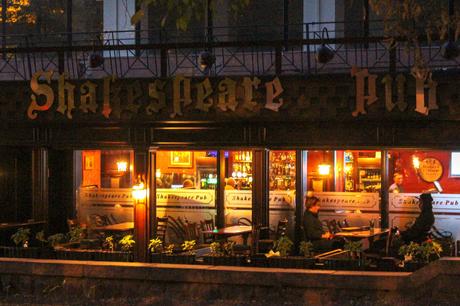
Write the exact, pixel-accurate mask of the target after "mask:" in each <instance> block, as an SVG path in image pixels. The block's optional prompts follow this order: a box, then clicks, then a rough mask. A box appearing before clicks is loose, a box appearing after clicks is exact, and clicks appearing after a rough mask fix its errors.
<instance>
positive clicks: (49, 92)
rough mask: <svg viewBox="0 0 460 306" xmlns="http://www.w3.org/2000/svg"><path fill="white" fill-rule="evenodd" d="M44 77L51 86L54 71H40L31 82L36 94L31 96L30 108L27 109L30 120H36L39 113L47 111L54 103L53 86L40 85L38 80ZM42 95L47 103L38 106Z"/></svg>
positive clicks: (33, 76)
mask: <svg viewBox="0 0 460 306" xmlns="http://www.w3.org/2000/svg"><path fill="white" fill-rule="evenodd" d="M42 75H43V76H44V77H45V80H46V82H47V83H48V84H51V76H52V75H53V71H48V72H43V71H42V70H40V71H37V72H36V73H34V74H33V75H32V79H31V80H30V89H32V92H33V93H34V94H31V95H30V98H31V101H30V105H29V108H28V109H27V116H28V117H29V118H30V119H36V118H37V111H40V112H43V111H47V110H49V109H50V107H51V106H52V105H53V103H54V93H53V89H52V88H51V86H49V85H46V84H43V83H38V79H39V78H40V76H42ZM40 95H44V96H45V103H44V104H43V105H38V102H37V98H38V96H40Z"/></svg>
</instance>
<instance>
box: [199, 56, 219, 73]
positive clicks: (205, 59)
mask: <svg viewBox="0 0 460 306" xmlns="http://www.w3.org/2000/svg"><path fill="white" fill-rule="evenodd" d="M215 62H216V57H215V56H214V55H213V54H212V53H211V52H208V51H204V52H203V53H201V54H200V59H199V64H200V68H201V70H206V69H209V68H211V66H212V65H213V64H214V63H215Z"/></svg>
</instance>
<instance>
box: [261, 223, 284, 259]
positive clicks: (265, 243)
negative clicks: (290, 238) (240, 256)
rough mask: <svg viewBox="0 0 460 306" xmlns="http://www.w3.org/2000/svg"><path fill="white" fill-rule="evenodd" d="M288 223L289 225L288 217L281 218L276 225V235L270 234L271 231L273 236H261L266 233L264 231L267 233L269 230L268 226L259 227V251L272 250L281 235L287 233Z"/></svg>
mask: <svg viewBox="0 0 460 306" xmlns="http://www.w3.org/2000/svg"><path fill="white" fill-rule="evenodd" d="M287 225H288V220H287V219H282V220H279V221H278V226H277V227H276V231H275V234H274V236H273V235H270V232H269V231H268V232H269V236H272V237H268V238H265V237H264V238H260V237H262V235H263V234H264V232H265V233H266V232H267V230H266V229H267V228H266V227H259V233H258V235H259V238H260V239H259V241H258V249H259V251H261V252H262V253H267V252H268V251H270V250H271V249H272V248H273V245H274V243H275V240H278V239H279V238H280V237H281V236H283V235H285V234H286V232H287Z"/></svg>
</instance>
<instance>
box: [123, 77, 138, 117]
mask: <svg viewBox="0 0 460 306" xmlns="http://www.w3.org/2000/svg"><path fill="white" fill-rule="evenodd" d="M127 91H128V105H127V106H126V109H127V110H129V111H130V112H131V113H134V114H137V112H138V111H139V107H141V106H140V104H136V103H134V102H135V101H136V100H137V99H139V97H141V96H142V89H141V85H140V84H139V81H134V82H133V83H132V84H129V85H128V88H127Z"/></svg>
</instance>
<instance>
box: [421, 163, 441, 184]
mask: <svg viewBox="0 0 460 306" xmlns="http://www.w3.org/2000/svg"><path fill="white" fill-rule="evenodd" d="M419 174H420V177H421V178H422V180H424V181H425V182H429V183H432V182H434V181H437V180H439V179H440V178H441V176H442V164H441V162H440V161H439V160H438V159H436V158H433V157H429V158H425V159H424V160H422V161H421V163H420V168H419Z"/></svg>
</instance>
